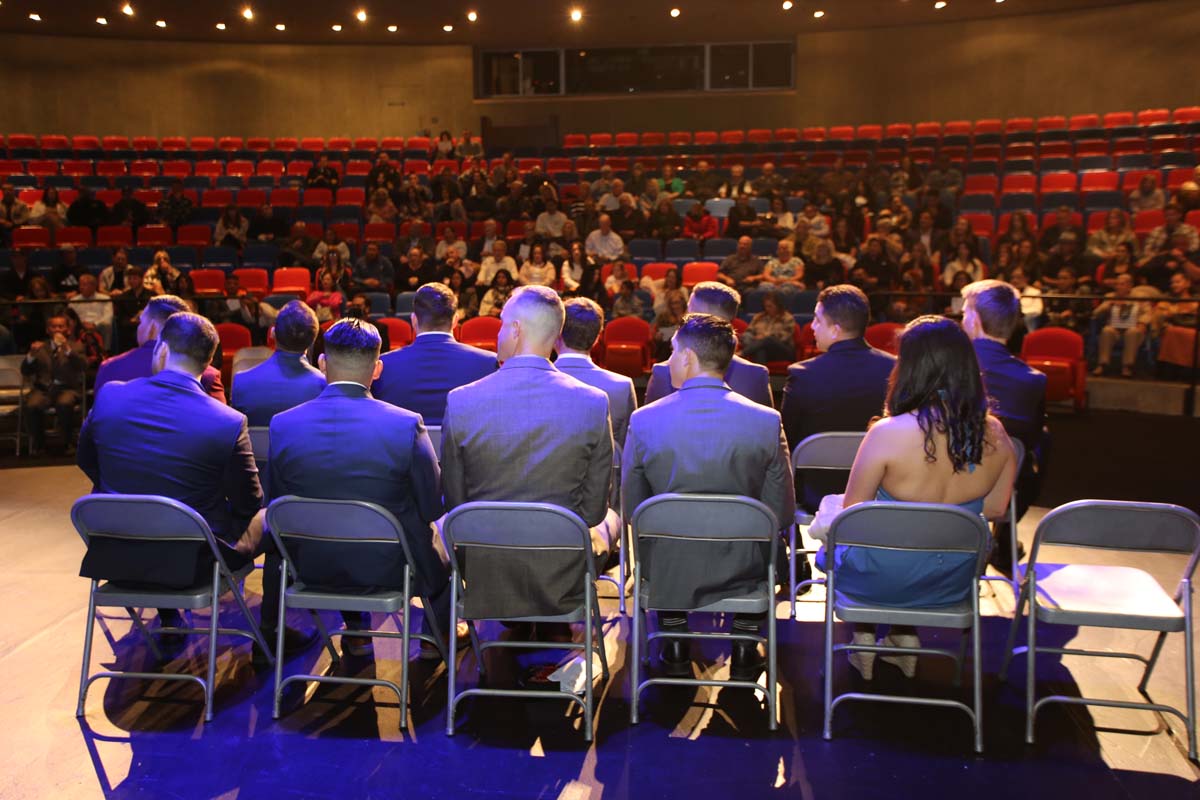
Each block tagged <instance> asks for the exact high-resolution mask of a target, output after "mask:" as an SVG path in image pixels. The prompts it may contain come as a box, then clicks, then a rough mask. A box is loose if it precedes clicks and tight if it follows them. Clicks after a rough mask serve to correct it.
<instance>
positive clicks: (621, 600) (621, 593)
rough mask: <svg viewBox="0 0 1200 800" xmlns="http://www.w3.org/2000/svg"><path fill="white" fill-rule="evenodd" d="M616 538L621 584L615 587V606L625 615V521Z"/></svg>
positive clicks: (626, 580) (626, 578)
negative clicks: (619, 549) (617, 541)
mask: <svg viewBox="0 0 1200 800" xmlns="http://www.w3.org/2000/svg"><path fill="white" fill-rule="evenodd" d="M618 538H619V540H620V541H619V544H618V546H619V547H620V548H621V552H620V559H621V560H620V564H619V567H618V569H619V570H620V575H621V584H620V585H619V586H618V587H617V608H618V610H620V612H621V616H625V584H626V583H627V582H628V580H629V578H628V576H626V574H625V570H626V562H625V550H626V548H625V523H624V522H622V523H621V535H620V536H619V537H618Z"/></svg>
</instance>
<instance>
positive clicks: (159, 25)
mask: <svg viewBox="0 0 1200 800" xmlns="http://www.w3.org/2000/svg"><path fill="white" fill-rule="evenodd" d="M154 26H155V27H156V28H165V27H167V21H166V20H165V19H158V20H155V21H154Z"/></svg>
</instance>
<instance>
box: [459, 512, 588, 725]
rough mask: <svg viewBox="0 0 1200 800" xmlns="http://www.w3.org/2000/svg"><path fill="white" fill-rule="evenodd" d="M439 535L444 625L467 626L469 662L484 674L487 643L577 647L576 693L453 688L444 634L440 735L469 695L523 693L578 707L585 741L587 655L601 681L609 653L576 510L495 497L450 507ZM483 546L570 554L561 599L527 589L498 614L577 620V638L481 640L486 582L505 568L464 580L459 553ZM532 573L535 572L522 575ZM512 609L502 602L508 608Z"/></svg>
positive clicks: (511, 618)
mask: <svg viewBox="0 0 1200 800" xmlns="http://www.w3.org/2000/svg"><path fill="white" fill-rule="evenodd" d="M442 533H443V536H444V537H445V540H446V549H447V551H448V553H449V555H450V568H451V577H450V593H451V602H450V625H449V630H451V631H453V630H455V629H456V628H457V624H458V620H460V619H462V620H466V621H467V623H468V626H469V628H470V631H471V640H472V646H473V648H474V650H475V658H476V666H477V669H478V671H479V674H480V676H481V677H482V676H483V675H484V674H485V667H484V653H485V652H486V651H487V650H488V649H489V648H493V647H500V648H523V649H559V650H562V649H566V650H578V651H580V652H581V654H582V657H583V678H584V686H583V690H582V694H583V696H582V697H580V696H579V694H577V693H575V692H573V691H567V690H562V689H560V690H558V691H541V690H534V689H495V688H487V687H484V686H477V687H475V688H472V689H465V690H463V691H459V690H458V676H457V669H455V665H456V663H457V662H456V656H457V647H458V644H457V641H456V639H455V638H454V637H450V655H449V658H448V659H447V661H446V663H447V664H448V665H450V666H449V669H448V680H447V702H446V734H447V735H449V736H453V735H454V726H455V718H456V715H457V709H458V704H459V703H460V702H462V700H463V699H465V698H467V697H472V696H498V697H526V698H530V699H542V700H545V699H566V700H568V701H570V702H571V703H572V704H577V705H579V706H580V707H581V708H582V709H583V737H584V739H585V740H586V741H589V742H590V741H591V740H592V728H593V724H592V718H593V713H594V709H595V705H594V702H593V697H594V687H593V686H592V683H593V668H592V659H593V654H595V655H598V656H599V657H600V668H601V672H602V675H603V678H604V680H605V681H606V682H607V681H608V678H609V671H608V656H607V655H606V653H605V651H604V636H603V632H602V631H601V627H600V626H601V617H600V604H599V602H598V601H597V599H596V580H597V576H596V564H595V558H594V557H593V555H592V541H591V535H590V533H589V531H588V527H587V525H586V524H585V523H584V521H583V520H582V519H580V518H579V516H578V515H576V514H574V513H572V512H570V511H568V510H567V509H565V508H560V507H558V506H553V505H549V504H547V503H499V502H475V503H466V504H465V505H461V506H459V507H458V508H456V509H454V510H453V511H451V512H450V514H449V515H447V517H446V522H445V525H444V526H443V529H442ZM484 549H486V550H490V551H492V552H497V551H504V550H507V551H509V552H517V551H521V552H529V551H536V550H541V551H557V552H558V553H560V554H573V555H574V556H576V557H577V558H578V563H577V566H576V569H577V573H576V574H577V575H578V576H579V582H580V586H579V594H578V596H577V597H575V598H568V599H567V600H566V601H564V602H563V603H560V604H557V605H553V604H549V603H547V602H546V601H545V599H542V601H541V602H538V600H537V599H535V596H534V595H533V594H532V593H531V594H526V595H525V596H524V598H523V600H522V601H520V605H523V606H524V608H522V609H521V610H522V612H523V613H519V614H517V615H513V614H509V613H506V615H505V616H504V619H505V620H506V621H509V622H542V623H574V622H581V623H583V631H584V634H583V641H582V642H578V643H576V642H570V643H562V642H547V641H515V640H510V641H486V642H481V641H480V640H479V638H478V635H477V633H476V631H475V624H474V623H475V622H476V621H478V620H487V619H494V618H495V617H493V616H489V615H490V614H492V613H494V612H493V611H491V610H489V608H488V606H487V602H486V593H488V587H489V585H490V584H491V583H492V582H493V581H496V580H506V579H507V576H506V575H493V574H491V573H489V572H486V571H483V570H476V571H474V572H472V573H471V580H470V583H467V582H466V581H465V580H464V573H463V570H462V566H461V564H462V556H463V555H464V554H469V553H472V551H473V550H474V551H481V550H484ZM467 560H468V561H469V560H470V556H469V555H468V556H467ZM529 577H530V579H531V580H536V575H530V576H529ZM511 610H512V609H508V611H511Z"/></svg>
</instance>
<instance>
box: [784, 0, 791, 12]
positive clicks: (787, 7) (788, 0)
mask: <svg viewBox="0 0 1200 800" xmlns="http://www.w3.org/2000/svg"><path fill="white" fill-rule="evenodd" d="M783 10H784V11H791V10H792V0H783Z"/></svg>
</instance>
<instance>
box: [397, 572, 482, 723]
mask: <svg viewBox="0 0 1200 800" xmlns="http://www.w3.org/2000/svg"><path fill="white" fill-rule="evenodd" d="M457 630H458V573H457V572H455V573H454V574H452V575H451V576H450V634H449V636H447V637H446V638H447V639H448V640H449V645H450V660H449V661H447V662H446V735H447V736H453V735H454V693H455V692H454V690H455V686H454V679H455V676H456V675H457V673H458V669H457V666H458V636H456V635H455V632H456V631H457ZM474 632H475V631H474V628H472V629H471V633H472V637H471V640H472V644H474V640H475V637H474ZM407 657H408V656H407V655H406V656H405V658H407ZM475 658H476V659H477V660H478V661H479V662H481V663H482V662H483V654H482V653H480V652H479V648H478V647H476V648H475Z"/></svg>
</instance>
